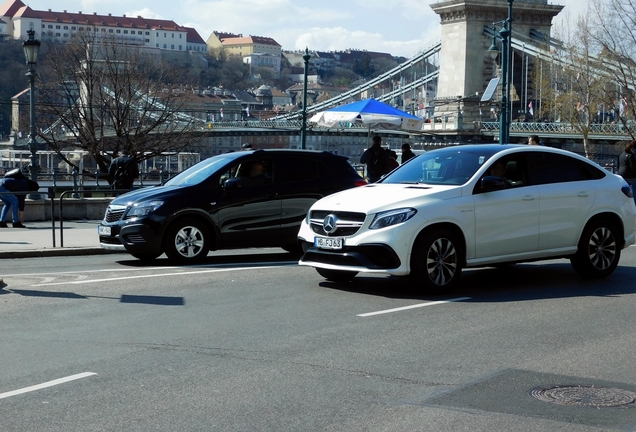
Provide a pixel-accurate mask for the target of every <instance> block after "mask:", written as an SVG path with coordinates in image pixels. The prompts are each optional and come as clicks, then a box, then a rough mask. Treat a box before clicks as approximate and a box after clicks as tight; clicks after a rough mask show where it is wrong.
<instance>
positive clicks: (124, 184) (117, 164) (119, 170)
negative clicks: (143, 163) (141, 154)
mask: <svg viewBox="0 0 636 432" xmlns="http://www.w3.org/2000/svg"><path fill="white" fill-rule="evenodd" d="M108 177H109V178H110V179H111V184H112V186H113V189H127V190H130V189H132V187H133V183H134V182H135V179H136V178H137V177H139V167H138V166H137V161H136V160H135V158H133V157H131V156H130V155H129V154H128V152H126V151H124V152H123V153H122V154H121V156H119V157H116V158H115V159H113V160H112V161H111V163H110V166H109V167H108Z"/></svg>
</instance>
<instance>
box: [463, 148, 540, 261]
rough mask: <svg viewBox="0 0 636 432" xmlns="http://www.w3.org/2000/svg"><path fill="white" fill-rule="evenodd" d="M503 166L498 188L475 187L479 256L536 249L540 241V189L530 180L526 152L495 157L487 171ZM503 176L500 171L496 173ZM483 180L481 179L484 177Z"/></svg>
mask: <svg viewBox="0 0 636 432" xmlns="http://www.w3.org/2000/svg"><path fill="white" fill-rule="evenodd" d="M500 166H501V167H502V170H503V177H501V179H502V180H503V184H504V185H505V186H502V187H501V188H498V189H496V190H482V189H480V185H479V184H478V185H477V187H476V188H475V193H474V203H475V227H474V231H475V234H474V235H475V258H476V259H485V258H489V257H495V256H503V255H515V254H523V253H529V252H534V251H536V250H537V248H538V244H539V208H540V207H539V205H540V204H539V201H540V199H539V197H540V196H539V192H538V190H537V187H536V186H532V185H530V184H529V183H528V177H527V163H526V156H525V153H515V154H513V155H508V156H504V157H502V158H499V159H497V160H493V161H492V163H491V164H490V165H489V168H488V171H487V172H486V174H485V175H484V176H482V178H483V177H485V176H486V175H491V171H492V172H493V173H496V171H497V169H498V168H499V167H500ZM493 175H496V176H497V177H499V173H496V174H493ZM480 182H481V179H480Z"/></svg>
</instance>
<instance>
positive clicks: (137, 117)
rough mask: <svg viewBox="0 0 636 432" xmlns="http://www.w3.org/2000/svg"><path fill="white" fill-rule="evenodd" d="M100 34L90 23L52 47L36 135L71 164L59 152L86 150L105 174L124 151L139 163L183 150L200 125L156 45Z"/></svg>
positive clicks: (177, 76)
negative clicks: (151, 47) (147, 46)
mask: <svg viewBox="0 0 636 432" xmlns="http://www.w3.org/2000/svg"><path fill="white" fill-rule="evenodd" d="M102 35H103V34H102V33H98V32H97V29H96V28H91V27H87V28H86V31H83V32H78V34H77V36H76V37H75V38H74V39H73V41H71V42H70V43H67V44H55V45H53V46H52V48H51V53H50V54H49V55H48V57H47V61H46V62H45V63H43V64H42V66H41V68H40V71H41V77H42V82H43V85H42V86H41V88H40V96H41V102H40V104H39V107H40V108H41V110H42V111H43V112H42V113H41V114H40V115H39V116H38V118H39V119H40V128H41V129H40V134H39V136H40V137H41V138H42V139H43V140H44V141H45V142H46V144H47V145H48V146H49V148H51V149H53V150H55V151H56V152H58V154H60V156H61V157H62V158H64V159H65V160H66V162H67V163H69V164H70V165H73V162H72V161H70V160H68V159H66V158H65V157H64V155H63V154H62V153H61V152H62V150H65V149H68V148H72V149H81V150H85V151H87V152H88V153H89V155H90V156H92V157H93V158H94V159H95V161H96V163H97V166H98V167H99V169H100V171H102V172H105V171H107V169H108V165H109V163H110V160H111V158H113V157H116V156H117V155H119V154H121V153H122V151H124V150H127V151H128V152H129V153H130V154H131V155H134V156H135V157H136V158H137V160H139V161H141V160H144V159H148V158H151V157H153V156H156V155H159V154H161V153H164V152H179V151H183V150H187V149H188V148H189V147H190V146H191V145H193V144H194V142H193V141H195V140H196V139H197V138H196V135H197V134H195V131H196V130H197V128H200V125H199V121H198V120H197V119H196V116H194V115H190V114H189V113H188V112H187V105H186V98H185V94H184V93H185V92H184V83H183V81H182V79H181V75H180V72H179V69H177V68H175V67H173V66H171V65H170V64H169V63H168V62H166V61H164V60H163V59H162V56H161V54H160V53H159V52H158V50H157V52H154V51H152V50H148V49H145V48H143V47H137V46H131V45H125V44H123V43H122V41H120V40H117V39H115V38H114V37H108V36H107V37H103V36H102ZM44 122H46V124H44Z"/></svg>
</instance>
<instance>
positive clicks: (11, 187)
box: [0, 173, 40, 228]
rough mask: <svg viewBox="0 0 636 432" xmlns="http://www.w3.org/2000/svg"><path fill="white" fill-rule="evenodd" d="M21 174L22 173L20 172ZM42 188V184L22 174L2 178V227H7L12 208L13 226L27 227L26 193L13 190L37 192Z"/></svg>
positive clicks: (0, 181)
mask: <svg viewBox="0 0 636 432" xmlns="http://www.w3.org/2000/svg"><path fill="white" fill-rule="evenodd" d="M20 174H21V173H20ZM38 189H40V185H39V184H38V183H37V182H35V181H33V180H30V179H27V178H26V177H24V175H22V176H16V177H6V176H5V177H4V178H2V179H0V200H2V202H3V203H4V206H3V207H2V212H0V228H7V227H8V225H7V222H6V218H7V215H8V214H9V210H11V221H12V222H13V228H26V226H24V224H23V222H24V205H25V200H26V194H25V193H17V194H13V193H12V192H35V191H37V190H38Z"/></svg>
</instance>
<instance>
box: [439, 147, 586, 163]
mask: <svg viewBox="0 0 636 432" xmlns="http://www.w3.org/2000/svg"><path fill="white" fill-rule="evenodd" d="M449 149H454V150H457V151H477V152H479V151H486V152H492V154H493V155H495V154H499V153H502V152H506V153H517V152H520V151H524V152H525V151H528V152H547V153H556V154H562V155H565V156H570V157H575V158H577V159H581V160H584V161H587V162H592V161H590V160H589V159H587V158H586V157H584V156H581V155H580V154H577V153H574V152H571V151H568V150H563V149H559V148H554V147H548V146H538V145H528V144H498V143H492V144H463V145H458V146H454V147H444V148H441V149H436V150H431V152H433V151H437V150H449Z"/></svg>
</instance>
